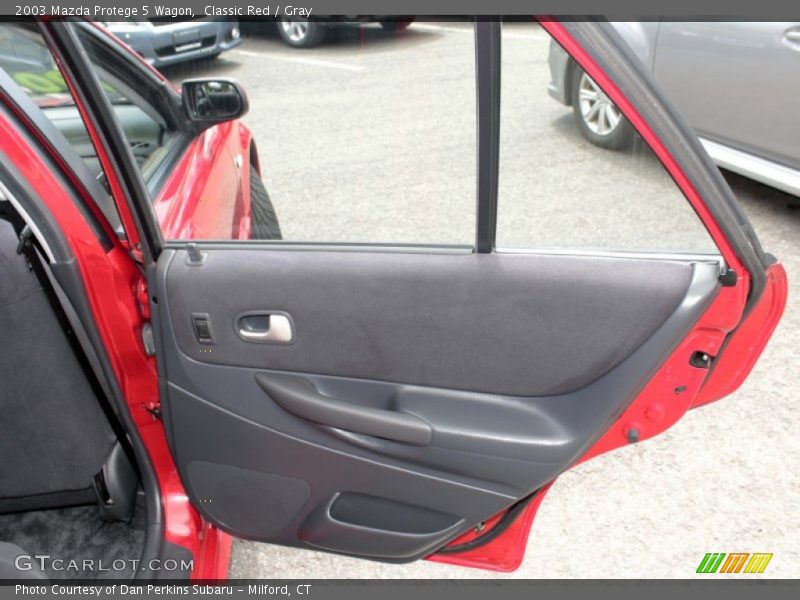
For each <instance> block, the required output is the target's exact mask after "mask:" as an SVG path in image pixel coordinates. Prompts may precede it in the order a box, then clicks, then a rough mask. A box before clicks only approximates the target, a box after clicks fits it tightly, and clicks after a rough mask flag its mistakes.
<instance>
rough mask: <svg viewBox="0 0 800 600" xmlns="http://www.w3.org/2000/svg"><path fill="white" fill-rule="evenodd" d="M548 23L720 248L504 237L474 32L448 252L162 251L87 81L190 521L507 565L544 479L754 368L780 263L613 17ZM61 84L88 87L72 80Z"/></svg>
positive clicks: (493, 98)
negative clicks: (467, 135)
mask: <svg viewBox="0 0 800 600" xmlns="http://www.w3.org/2000/svg"><path fill="white" fill-rule="evenodd" d="M541 26H542V27H543V28H544V30H546V31H547V32H548V33H549V34H550V35H552V36H553V37H554V38H555V39H556V41H558V43H560V44H561V45H562V46H563V47H564V48H565V49H566V50H567V52H569V54H571V55H572V56H573V57H574V59H575V60H576V61H577V63H578V64H580V65H581V66H582V67H583V69H584V70H585V71H586V72H587V73H588V74H589V75H590V76H591V77H592V78H593V80H594V81H595V82H597V83H598V85H599V86H601V88H602V89H603V90H604V91H605V93H606V94H607V95H608V97H609V98H610V100H611V101H613V102H614V103H615V104H616V106H618V107H619V108H620V110H621V111H622V112H623V113H624V115H625V116H626V117H627V118H628V120H629V121H630V123H631V124H632V125H633V126H634V127H635V128H636V130H637V131H638V133H639V135H640V136H641V137H642V139H643V140H644V141H645V143H646V144H647V145H648V146H649V147H650V148H651V149H652V151H653V152H654V153H655V155H656V156H657V157H658V159H659V160H660V161H661V163H662V164H663V166H664V168H665V169H666V170H667V172H668V173H669V175H670V176H671V177H672V178H673V179H674V181H675V182H676V184H677V185H678V186H679V188H680V190H681V191H682V192H683V193H684V195H685V196H686V198H687V199H688V200H689V202H690V203H691V205H692V207H693V208H694V210H695V211H696V213H697V216H698V218H699V219H700V220H701V221H702V222H703V224H704V225H705V227H706V228H707V230H708V232H709V233H710V235H711V237H712V238H713V240H714V242H715V244H716V247H717V250H718V252H717V253H716V254H714V255H713V256H703V257H698V256H695V255H688V254H687V255H685V256H681V255H669V256H667V255H660V254H658V253H655V254H651V255H641V254H638V255H628V254H625V253H606V254H603V253H595V254H592V253H563V254H559V253H546V252H541V253H540V252H519V253H516V252H508V251H503V252H500V251H497V249H496V243H495V239H496V237H495V236H496V222H497V185H498V169H497V161H498V152H499V143H498V142H499V139H500V138H499V109H500V107H499V101H500V94H499V90H500V76H499V75H500V69H501V65H500V44H501V38H500V25H499V24H498V23H490V22H479V23H477V24H476V26H475V27H476V57H477V63H476V64H477V66H476V79H477V90H478V123H479V130H478V138H479V144H478V148H477V154H478V165H479V168H478V181H477V184H478V185H477V188H478V210H477V231H476V238H475V243H474V245H473V246H472V247H466V248H465V247H458V246H452V247H441V246H438V247H432V246H407V247H386V246H378V245H364V246H353V247H342V246H337V245H331V244H304V245H302V246H293V245H292V244H285V243H263V242H262V243H249V244H246V245H237V244H232V243H230V242H228V243H223V242H221V243H215V242H213V241H209V242H198V243H197V244H196V245H194V244H192V245H187V244H186V242H184V241H167V242H164V241H163V239H162V236H161V232H160V230H159V229H158V227H157V225H156V221H155V219H153V218H152V214H151V212H148V211H150V206H149V203H147V198H146V194H143V193H142V189H141V186H140V182H137V179H136V177H133V176H130V175H126V173H128V174H130V169H131V164H130V160H129V157H126V155H125V153H124V152H121V151H119V147H118V143H119V139H118V132H115V131H114V130H113V127H111V126H107V127H106V128H105V130H104V129H103V120H104V119H105V120H108V121H107V125H108V123H110V119H111V115H110V114H104V113H103V111H102V110H101V109H102V98H99V94H97V92H98V91H99V90H98V89H94V90H93V91H94V95H95V97H96V98H99V99H97V100H94V101H92V100H91V98H90V99H89V101H87V106H86V109H87V110H89V109H94V110H96V111H97V112H98V115H97V119H98V121H99V122H98V127H97V133H98V135H99V137H98V139H101V138H102V141H103V143H104V144H105V146H106V147H107V148H108V149H109V152H108V156H107V157H106V158H107V160H108V161H109V164H110V165H111V164H113V165H116V166H115V169H116V171H117V172H118V174H119V176H118V177H117V180H118V185H119V187H120V189H119V190H118V192H119V193H118V194H117V196H118V201H119V202H120V203H119V209H120V211H121V212H123V213H125V214H126V215H127V219H123V222H125V221H130V222H135V223H136V225H137V228H138V231H139V233H140V239H141V243H142V244H143V251H144V252H143V256H144V258H143V260H144V263H145V266H146V269H147V288H148V289H149V293H148V295H147V296H145V298H146V299H147V300H146V301H145V303H146V305H147V311H146V313H147V312H148V311H149V315H153V318H152V326H153V329H154V334H155V347H156V351H155V352H156V356H157V359H158V377H159V378H160V407H161V413H162V415H163V427H164V434H165V436H166V440H167V442H168V444H169V449H170V452H171V455H172V458H173V459H174V463H175V465H176V467H177V472H178V474H179V476H180V481H181V482H182V485H183V486H184V487H185V491H186V493H187V494H188V497H189V498H190V500H191V502H192V505H193V506H194V509H195V510H197V511H198V512H199V513H200V514H201V515H202V516H203V518H204V519H206V520H207V521H208V522H210V523H213V524H214V525H215V526H217V527H218V528H220V529H222V530H224V531H226V532H229V533H231V534H234V535H237V536H241V537H244V538H248V539H254V540H261V541H265V542H274V543H278V544H284V545H290V546H299V547H304V548H310V549H317V550H323V551H328V552H335V553H343V554H349V555H355V556H361V557H364V558H370V559H379V560H386V561H394V562H405V561H411V560H415V559H419V558H425V557H429V558H432V559H434V560H439V561H446V562H452V563H458V564H465V565H470V566H479V567H485V568H492V569H498V570H511V569H514V568H515V567H516V566H518V565H519V562H520V561H521V558H522V552H523V550H524V547H525V540H526V539H527V535H528V531H529V529H530V527H531V524H532V522H533V519H534V516H535V512H536V509H537V507H538V506H539V505H540V503H541V502H542V501H543V499H544V497H545V494H546V492H547V490H548V489H549V488H550V486H551V485H553V483H554V482H555V481H556V479H557V477H558V475H559V474H560V473H562V472H564V471H565V470H567V469H569V468H570V467H571V466H573V465H575V464H577V463H579V462H581V461H584V460H587V459H588V458H591V457H593V456H596V455H597V454H599V453H602V452H606V451H608V450H611V449H614V448H617V447H620V446H623V445H626V444H630V443H635V442H638V441H641V440H644V439H647V438H649V437H652V436H654V435H657V434H659V433H661V432H662V431H664V430H665V429H667V428H668V427H669V426H671V425H672V424H674V423H675V422H676V421H677V420H678V419H680V417H681V416H682V415H683V414H685V412H686V411H687V410H689V409H691V408H693V407H696V406H698V405H700V404H704V403H707V402H711V401H714V400H717V399H719V398H721V397H723V396H724V395H726V394H728V393H730V392H731V391H733V390H734V389H735V388H736V387H737V386H738V385H739V384H740V383H741V382H742V381H743V380H744V378H745V377H746V376H747V374H748V372H749V370H750V368H751V367H752V366H753V364H754V362H755V361H756V360H757V358H758V355H759V354H760V352H761V350H762V349H763V347H764V345H765V344H766V342H767V340H768V339H769V337H770V334H771V333H772V330H773V329H774V327H775V325H776V324H777V322H778V320H779V318H780V315H781V312H782V310H783V306H784V304H785V298H786V276H785V273H784V271H783V269H782V267H781V266H780V264H779V263H778V262H776V261H775V259H774V258H772V257H770V256H769V255H767V254H765V253H764V252H763V251H762V250H761V248H760V245H759V244H758V240H757V239H756V237H755V234H754V233H753V231H752V229H751V228H750V226H749V224H748V223H747V220H746V218H745V217H744V216H743V214H742V213H741V211H740V210H739V209H738V207H737V205H736V202H735V200H734V198H733V197H732V194H731V192H730V190H729V188H728V187H727V185H726V183H725V182H724V180H723V179H722V178H721V176H720V174H719V172H718V171H717V169H716V167H714V165H713V164H712V163H711V162H710V160H709V159H708V157H707V156H706V155H705V154H704V153H703V151H702V148H701V147H700V145H699V142H698V141H697V138H696V137H695V135H694V134H693V133H692V132H691V130H690V129H689V128H688V127H687V126H686V124H685V123H684V122H683V121H682V120H681V119H680V117H678V116H677V115H675V114H673V112H672V109H671V108H670V107H669V106H668V105H665V103H664V102H663V100H662V98H661V97H660V95H659V92H658V91H657V89H656V88H655V87H654V85H653V83H652V80H651V78H650V77H649V76H648V75H647V73H646V72H645V71H644V69H643V68H642V67H640V66H639V65H638V64H637V62H636V59H635V57H632V56H631V54H630V52H629V51H627V50H626V49H625V45H624V42H622V41H621V40H620V39H619V38H618V37H617V35H616V34H615V33H614V32H613V30H612V29H611V28H610V27H608V26H607V24H604V23H596V22H592V21H585V22H574V23H565V24H562V23H559V22H556V21H552V20H547V19H544V20H542V21H541ZM65 43H67V44H69V40H66V42H65ZM70 76H71V77H73V78H74V80H75V82H76V83H77V84H78V85H81V86H85V87H86V89H87V90H89V92H90V94H89V95H90V96H91V92H92V87H93V86H95V88H96V83H93V82H92V81H91V78H88V77H86V76H85V73H82V72H81V69H80V68H75V69H74V70H73V71H72V72H71V74H70ZM115 140H116V142H115ZM115 143H116V144H117V146H115ZM115 148H116V150H115ZM108 170H111V169H108ZM149 315H147V314H145V316H144V317H143V318H145V319H148V318H149ZM146 375H147V374H146V373H142V374H141V377H145V376H146ZM173 483H174V482H173Z"/></svg>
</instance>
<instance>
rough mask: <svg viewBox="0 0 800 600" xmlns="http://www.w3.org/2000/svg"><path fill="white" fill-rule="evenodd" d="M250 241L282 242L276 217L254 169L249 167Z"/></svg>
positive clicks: (265, 189)
mask: <svg viewBox="0 0 800 600" xmlns="http://www.w3.org/2000/svg"><path fill="white" fill-rule="evenodd" d="M250 239H253V240H282V239H283V236H282V235H281V226H280V225H279V224H278V215H277V214H275V207H274V206H272V200H270V199H269V194H267V188H265V187H264V182H263V181H261V176H260V175H259V174H258V171H256V169H255V167H253V166H252V165H251V166H250Z"/></svg>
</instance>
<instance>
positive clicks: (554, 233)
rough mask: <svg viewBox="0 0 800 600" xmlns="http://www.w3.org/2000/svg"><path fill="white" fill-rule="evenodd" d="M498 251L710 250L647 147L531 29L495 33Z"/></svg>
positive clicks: (508, 27)
mask: <svg viewBox="0 0 800 600" xmlns="http://www.w3.org/2000/svg"><path fill="white" fill-rule="evenodd" d="M502 44H503V51H502V55H503V58H502V66H503V71H502V93H501V103H502V106H501V109H502V110H501V127H500V181H499V192H498V193H499V198H498V225H497V245H498V247H501V248H543V249H547V248H568V249H572V248H575V249H601V250H631V251H644V252H650V251H659V252H700V253H704V252H716V247H715V245H714V243H713V241H712V239H711V237H710V236H709V235H708V232H707V231H706V230H705V228H704V226H703V225H702V223H701V221H700V220H699V218H698V217H697V215H696V214H695V213H694V211H693V209H692V208H691V205H690V204H689V203H688V201H686V199H685V197H684V196H683V194H682V192H681V191H680V190H679V188H678V187H677V186H676V184H675V183H674V181H673V180H672V179H671V177H670V176H669V174H668V173H667V172H666V170H665V169H664V168H663V166H662V165H661V163H660V162H659V161H658V159H657V158H656V157H655V156H654V155H653V153H652V152H651V151H650V149H649V147H648V146H647V144H646V143H645V142H644V141H643V140H642V139H641V138H640V137H639V136H638V135H637V134H636V133H635V132H634V131H633V129H632V128H631V126H630V125H629V124H628V123H627V121H626V120H625V118H624V116H622V115H621V113H620V112H619V110H618V109H617V108H616V107H615V106H614V105H613V103H611V102H610V101H608V99H607V97H606V96H605V94H604V93H603V91H602V90H601V89H600V88H599V87H598V86H597V85H596V84H595V83H594V82H593V81H592V80H591V79H590V78H588V77H586V76H585V75H584V74H583V71H582V70H581V69H580V68H579V67H577V66H576V65H575V63H574V61H573V60H572V59H571V58H570V57H569V56H568V55H567V54H566V52H565V51H564V50H563V49H562V48H561V47H560V46H559V45H558V44H556V43H555V42H553V41H551V39H550V36H549V35H548V34H547V32H546V31H545V30H544V29H542V28H541V27H539V25H538V24H536V23H532V22H528V23H505V24H504V25H503V37H502Z"/></svg>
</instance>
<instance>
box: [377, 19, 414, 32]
mask: <svg viewBox="0 0 800 600" xmlns="http://www.w3.org/2000/svg"><path fill="white" fill-rule="evenodd" d="M413 22H414V19H406V20H400V21H380V24H381V27H383V28H384V29H385V30H386V31H387V32H388V33H400V32H401V31H403V30H404V29H406V28H407V27H408V26H409V25H411V23H413Z"/></svg>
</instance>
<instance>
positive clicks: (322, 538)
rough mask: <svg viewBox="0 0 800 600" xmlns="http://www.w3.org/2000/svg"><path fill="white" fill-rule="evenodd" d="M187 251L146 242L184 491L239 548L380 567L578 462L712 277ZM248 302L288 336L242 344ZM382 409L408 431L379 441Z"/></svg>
mask: <svg viewBox="0 0 800 600" xmlns="http://www.w3.org/2000/svg"><path fill="white" fill-rule="evenodd" d="M203 251H204V252H206V254H207V255H206V259H205V261H204V262H203V264H202V266H192V265H191V264H190V263H187V254H186V252H185V251H182V250H180V251H166V252H165V253H164V254H163V255H162V257H161V258H160V259H159V268H158V273H157V275H156V277H155V279H156V281H154V282H152V284H153V289H154V290H156V294H157V297H158V304H157V305H156V306H157V307H158V312H157V318H156V320H155V325H156V329H157V332H158V339H159V343H160V345H161V352H159V357H160V360H161V361H162V362H161V363H160V365H159V368H160V372H161V374H162V376H163V377H164V384H163V397H162V407H163V412H164V422H165V426H166V428H167V433H168V438H169V442H170V446H171V449H172V451H173V454H174V456H175V459H176V462H177V465H178V468H179V471H180V474H181V477H182V479H183V481H184V484H185V485H186V489H187V491H188V493H189V495H190V497H191V498H192V500H193V501H194V503H195V505H196V506H197V508H198V509H199V510H200V511H201V512H203V513H204V515H205V516H206V517H207V518H209V519H210V520H212V521H213V522H215V523H217V524H218V525H220V526H221V527H223V528H224V529H226V530H228V531H230V532H232V533H234V534H236V535H239V536H241V537H246V538H251V539H258V540H264V541H271V542H276V543H282V544H289V545H296V546H306V547H314V548H319V549H323V550H329V551H334V552H342V553H348V554H356V555H361V556H367V557H372V558H379V559H382V560H391V561H408V560H414V559H416V558H419V557H422V556H425V555H427V554H429V553H430V552H432V551H433V550H435V549H436V548H438V547H440V546H441V545H443V544H445V543H446V542H447V541H449V540H450V539H453V538H454V537H456V536H458V535H460V534H461V533H463V532H464V531H466V530H468V529H469V528H470V527H473V526H475V525H476V524H477V523H479V522H480V521H482V520H484V519H486V518H488V517H489V516H491V515H493V514H496V513H498V512H499V511H501V510H503V509H504V508H506V507H508V506H510V505H511V504H513V503H514V502H515V501H517V500H518V499H520V498H523V497H525V496H527V495H528V494H530V493H531V492H533V491H535V490H536V489H538V488H540V487H541V486H542V485H544V484H545V483H547V482H548V481H550V480H552V479H553V477H555V476H556V475H557V474H558V473H560V472H561V471H563V470H564V469H565V468H566V467H568V466H569V465H570V464H571V463H572V462H574V461H575V460H576V459H577V458H579V457H580V455H581V454H582V453H583V452H584V451H585V450H586V449H587V448H588V446H589V445H591V443H592V442H593V441H594V440H595V439H597V437H599V435H601V434H602V433H603V432H604V431H605V430H606V429H607V428H608V427H609V426H610V424H611V423H612V422H613V420H614V419H615V418H617V417H618V416H619V414H620V413H621V411H623V410H624V408H625V407H626V406H627V405H628V404H629V403H630V402H631V401H632V399H633V398H634V397H635V396H636V394H637V393H638V392H639V391H640V390H641V388H642V387H643V386H644V384H645V383H646V382H647V381H648V380H649V378H650V377H651V376H652V374H653V373H654V372H655V370H656V369H657V368H658V366H659V365H660V364H661V363H662V362H663V361H664V360H665V359H666V357H667V356H668V355H669V353H670V352H671V350H672V349H674V347H675V346H676V345H677V343H679V342H680V341H681V339H682V338H683V337H684V336H685V335H686V333H687V332H688V330H689V329H690V328H691V326H692V325H693V324H694V323H695V322H696V320H697V319H698V318H699V316H700V315H701V314H702V312H703V311H704V310H705V309H706V308H707V306H708V305H709V304H710V302H711V301H712V300H713V298H714V297H715V296H716V293H717V290H718V286H719V284H718V280H717V275H718V269H719V266H718V265H717V264H716V263H714V262H709V263H703V262H688V261H687V262H678V261H657V260H639V259H620V258H593V257H566V256H547V255H504V254H495V255H491V256H479V255H438V256H436V255H426V254H402V253H400V254H392V253H368V252H299V251H295V252H292V251H285V250H261V251H256V250H252V249H245V248H242V249H236V250H234V249H231V248H225V249H223V248H218V249H203ZM587 290H591V293H587ZM645 304H646V305H645ZM612 305H615V306H612ZM619 305H622V308H620V307H619ZM259 311H263V312H266V313H269V312H273V311H278V313H280V314H288V315H290V316H291V321H292V325H293V327H294V337H293V340H292V342H291V343H289V344H260V343H257V342H252V341H247V340H245V339H242V338H241V337H240V336H239V335H238V333H237V323H239V319H240V316H241V315H243V314H252V313H253V312H256V313H258V312H259ZM498 311H504V312H505V315H504V316H503V318H499V317H494V318H492V315H495V314H496V313H497V312H498ZM587 314H588V315H590V318H587V317H586V315H587ZM192 315H203V316H204V318H206V319H208V320H209V321H210V323H211V325H212V330H213V339H214V343H213V344H209V343H199V342H198V341H197V340H196V332H195V328H194V327H193V325H192ZM626 315H627V318H626ZM487 320H488V323H489V324H490V325H491V327H490V328H487V327H486V323H487ZM515 328H516V329H518V330H521V331H522V334H520V333H517V332H515V331H514V329H515ZM475 330H477V331H478V332H480V335H477V334H476V333H475ZM620 330H621V331H620ZM609 336H611V340H610V341H609V339H608V338H609ZM523 338H524V339H523ZM506 341H508V345H506V344H505V342H506ZM437 343H438V344H440V345H438V346H437ZM574 344H582V345H585V346H588V348H589V349H590V350H586V349H584V350H583V351H582V352H583V353H581V352H577V351H576V350H575V349H574V348H573V347H572V345H574ZM306 345H311V346H313V347H312V348H307V347H305V346H306ZM620 345H623V348H622V349H620ZM437 352H439V353H443V354H446V356H437ZM598 352H600V353H603V354H604V356H596V354H597V353H598ZM410 354H413V356H409V355H410ZM553 355H556V356H560V357H561V358H562V359H563V361H564V362H563V364H556V363H555V362H553V361H552V356H553ZM394 361H397V362H398V363H399V364H395V362H394ZM509 362H511V363H512V364H513V365H514V367H515V370H514V371H508V369H507V364H508V363H509ZM540 363H544V364H546V365H548V369H549V370H557V371H558V373H557V376H554V375H552V374H551V373H549V372H548V369H544V368H542V367H541V365H540ZM587 363H589V364H588V368H587ZM457 365H461V366H460V367H458V368H457ZM523 365H524V366H523ZM493 371H499V372H500V373H503V374H504V377H497V376H493V375H492V372H493ZM475 372H477V373H479V374H480V375H481V377H476V376H474V373H475ZM531 373H534V374H535V376H531ZM470 374H472V375H470ZM357 375H362V376H361V377H359V376H357ZM259 381H261V383H259ZM265 382H266V383H265ZM270 382H278V383H280V384H282V385H283V386H284V387H283V388H281V387H280V386H278V387H274V386H271V385H270ZM432 382H435V385H433V384H432ZM471 388H474V389H471ZM287 389H288V390H289V392H290V393H298V394H299V395H300V397H301V398H300V399H301V400H308V399H309V398H310V400H311V402H310V404H303V403H301V404H299V405H298V404H293V402H294V401H293V400H292V398H289V400H288V402H287V399H286V398H283V397H278V396H279V395H280V394H283V393H285V392H286V390H287ZM554 389H555V390H556V391H555V392H553V391H548V390H554ZM297 390H300V392H298V391H297ZM509 390H517V391H520V390H522V391H525V393H522V394H514V393H510V392H509ZM304 394H308V395H307V396H304ZM271 395H272V396H275V397H271ZM326 400H327V401H328V402H329V406H325V405H324V403H325V401H326ZM320 403H322V406H320ZM309 407H310V408H309ZM320 408H321V410H320ZM287 409H288V410H287ZM342 411H344V412H342ZM342 414H345V415H349V416H350V417H351V419H350V421H348V420H347V419H344V420H342V419H341V418H340V417H341V415H342ZM365 415H366V417H367V418H364V417H365ZM371 417H376V418H377V421H375V420H374V419H372V418H371ZM382 417H386V418H385V422H383V423H382V422H381V418H382ZM398 417H399V422H400V423H401V424H402V423H406V422H407V421H410V422H412V423H414V424H417V425H418V424H419V423H423V424H424V426H425V427H424V428H425V429H426V431H427V432H428V434H427V435H424V436H417V435H412V436H411V437H410V438H402V436H401V438H402V439H405V440H406V441H405V442H401V441H397V440H392V439H387V437H392V435H393V434H394V433H395V432H396V431H397V430H396V429H394V428H393V427H394V425H396V423H397V422H398ZM376 423H377V426H379V427H385V428H384V429H370V428H372V427H375V426H376ZM400 429H401V430H403V428H402V427H401V428H400ZM365 431H372V432H381V434H382V435H384V436H386V437H377V436H376V435H368V434H366V433H364V432H365ZM403 431H405V430H403Z"/></svg>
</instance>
